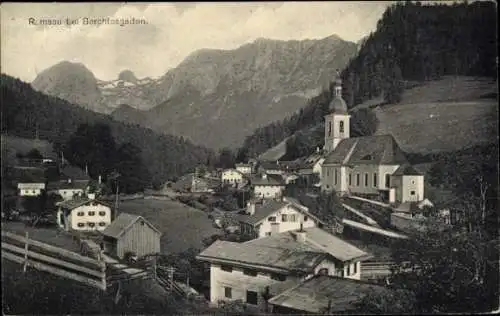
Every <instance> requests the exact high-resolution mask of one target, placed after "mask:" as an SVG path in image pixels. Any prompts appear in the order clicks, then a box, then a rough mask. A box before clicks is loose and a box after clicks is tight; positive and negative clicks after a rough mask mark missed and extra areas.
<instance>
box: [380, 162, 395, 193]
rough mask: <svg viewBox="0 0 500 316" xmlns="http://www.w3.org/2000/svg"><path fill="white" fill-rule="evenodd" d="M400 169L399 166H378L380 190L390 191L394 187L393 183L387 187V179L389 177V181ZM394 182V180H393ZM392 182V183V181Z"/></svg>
mask: <svg viewBox="0 0 500 316" xmlns="http://www.w3.org/2000/svg"><path fill="white" fill-rule="evenodd" d="M398 168H399V165H380V166H378V173H379V177H378V178H379V179H378V183H379V188H380V189H381V190H388V189H390V188H391V187H394V186H393V185H392V183H390V185H389V186H387V185H386V177H387V175H388V177H389V179H391V178H392V177H391V175H392V174H393V173H394V172H395V171H396V170H398ZM391 180H392V179H391ZM391 180H390V181H391Z"/></svg>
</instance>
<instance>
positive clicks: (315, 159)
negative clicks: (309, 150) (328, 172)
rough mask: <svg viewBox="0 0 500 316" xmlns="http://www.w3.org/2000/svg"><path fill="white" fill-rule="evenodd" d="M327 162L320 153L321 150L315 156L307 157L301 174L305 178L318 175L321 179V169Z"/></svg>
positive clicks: (301, 167)
mask: <svg viewBox="0 0 500 316" xmlns="http://www.w3.org/2000/svg"><path fill="white" fill-rule="evenodd" d="M324 161H325V157H323V155H322V154H321V153H319V149H318V151H317V152H316V153H315V154H312V155H310V156H309V157H306V158H305V159H304V160H303V161H302V163H301V164H300V167H299V174H300V175H303V176H311V175H313V174H315V175H317V176H318V177H319V178H321V169H322V166H323V162H324Z"/></svg>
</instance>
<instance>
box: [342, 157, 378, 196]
mask: <svg viewBox="0 0 500 316" xmlns="http://www.w3.org/2000/svg"><path fill="white" fill-rule="evenodd" d="M378 169H379V166H378V165H364V164H363V165H357V166H354V168H352V169H351V170H349V171H348V172H346V177H347V184H348V187H349V191H351V192H353V193H361V194H378V190H379V184H380V181H379V178H380V177H379V174H378ZM349 174H350V175H351V182H350V183H351V184H350V185H349Z"/></svg>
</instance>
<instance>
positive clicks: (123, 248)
mask: <svg viewBox="0 0 500 316" xmlns="http://www.w3.org/2000/svg"><path fill="white" fill-rule="evenodd" d="M102 235H103V243H104V249H105V252H106V253H108V254H110V255H112V256H116V257H118V258H120V259H123V258H124V257H125V255H126V254H127V253H133V254H134V255H135V256H138V257H143V256H146V255H151V254H158V253H160V237H161V235H162V234H161V232H160V231H159V230H158V229H157V228H156V227H155V226H153V224H151V223H150V222H149V221H147V220H146V219H145V218H143V217H142V216H138V215H132V214H128V213H120V215H118V217H117V218H116V219H115V220H114V221H113V222H112V223H111V225H109V226H108V227H107V228H106V229H105V230H103V231H102Z"/></svg>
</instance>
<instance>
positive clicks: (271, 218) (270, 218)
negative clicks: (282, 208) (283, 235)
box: [267, 216, 276, 222]
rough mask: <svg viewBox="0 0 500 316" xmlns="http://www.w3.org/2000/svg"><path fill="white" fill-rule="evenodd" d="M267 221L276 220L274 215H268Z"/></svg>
mask: <svg viewBox="0 0 500 316" xmlns="http://www.w3.org/2000/svg"><path fill="white" fill-rule="evenodd" d="M267 221H268V222H276V216H269V217H268V218H267Z"/></svg>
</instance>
